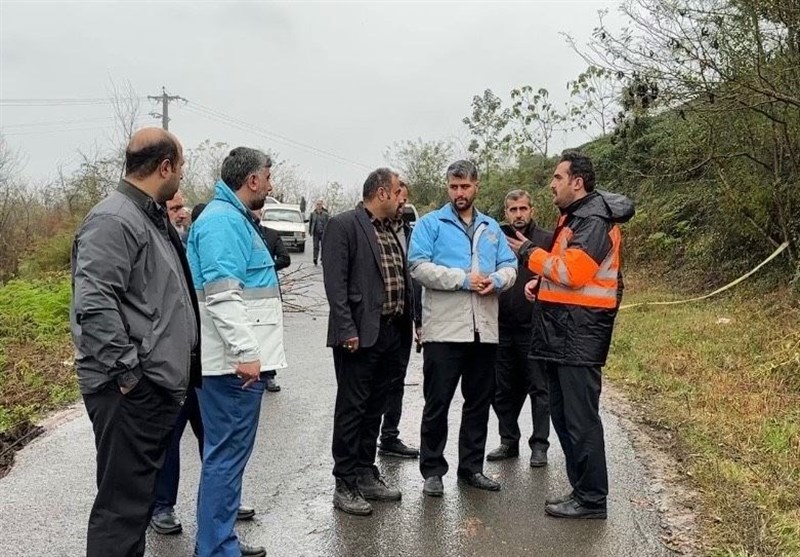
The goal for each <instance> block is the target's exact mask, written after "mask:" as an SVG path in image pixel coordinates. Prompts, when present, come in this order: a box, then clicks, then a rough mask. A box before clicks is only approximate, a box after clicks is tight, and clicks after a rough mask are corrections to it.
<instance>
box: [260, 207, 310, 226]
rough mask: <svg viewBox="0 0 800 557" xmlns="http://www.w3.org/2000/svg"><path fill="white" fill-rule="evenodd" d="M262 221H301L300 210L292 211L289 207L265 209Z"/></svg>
mask: <svg viewBox="0 0 800 557" xmlns="http://www.w3.org/2000/svg"><path fill="white" fill-rule="evenodd" d="M262 220H264V221H267V222H269V221H272V222H299V223H302V222H303V217H302V215H301V214H300V211H293V210H291V209H272V208H270V209H265V210H264V218H263V219H262Z"/></svg>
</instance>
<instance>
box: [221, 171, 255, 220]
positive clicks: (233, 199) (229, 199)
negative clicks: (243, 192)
mask: <svg viewBox="0 0 800 557" xmlns="http://www.w3.org/2000/svg"><path fill="white" fill-rule="evenodd" d="M214 199H216V200H217V201H222V202H223V203H229V204H231V205H233V206H234V207H235V208H236V210H237V211H239V212H240V213H242V214H243V215H245V216H247V217H251V218H252V215H253V214H252V213H251V212H250V210H249V209H248V208H247V207H245V206H244V203H242V200H241V199H239V196H237V195H236V192H234V191H233V190H232V189H231V188H230V187H228V184H226V183H225V182H223V181H222V180H217V183H216V184H214Z"/></svg>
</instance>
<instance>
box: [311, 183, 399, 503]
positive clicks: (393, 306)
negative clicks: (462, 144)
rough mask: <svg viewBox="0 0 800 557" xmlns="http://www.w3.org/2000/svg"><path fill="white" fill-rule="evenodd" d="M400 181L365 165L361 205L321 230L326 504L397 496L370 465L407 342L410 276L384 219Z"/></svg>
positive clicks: (393, 208) (389, 213)
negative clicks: (328, 368)
mask: <svg viewBox="0 0 800 557" xmlns="http://www.w3.org/2000/svg"><path fill="white" fill-rule="evenodd" d="M401 189H402V188H401V187H400V182H399V179H398V176H397V174H395V173H394V172H392V171H391V170H389V169H387V168H379V169H377V170H375V171H373V172H372V173H370V175H369V176H368V177H367V180H366V181H365V182H364V190H363V197H364V205H363V207H360V208H358V209H353V210H351V211H346V212H344V213H340V214H338V215H336V216H334V217H332V218H331V220H330V221H329V222H328V225H327V228H326V230H325V235H324V237H323V244H324V245H323V247H322V248H323V249H322V262H323V280H324V283H325V293H326V294H327V297H328V302H329V304H330V314H329V317H328V340H327V345H328V346H330V347H331V348H332V349H333V365H334V368H335V370H336V382H337V391H336V408H335V411H334V418H333V444H332V452H333V460H334V467H333V475H334V476H335V478H336V491H335V492H334V495H333V505H334V507H336V508H338V509H340V510H342V511H344V512H346V513H350V514H357V515H366V514H370V513H371V512H372V506H371V505H370V504H369V503H368V502H367V501H368V500H375V501H397V500H399V499H400V497H401V494H400V491H399V490H397V489H394V488H390V487H388V486H387V485H386V484H385V483H384V481H383V479H382V478H381V477H380V474H379V472H378V468H377V467H376V466H375V453H376V446H377V442H378V430H379V429H380V424H381V414H382V413H383V410H384V405H385V402H386V392H387V389H388V386H389V383H390V381H391V380H392V379H393V373H395V372H396V370H399V369H400V368H401V366H402V363H403V359H404V357H405V358H407V356H404V354H407V352H408V351H409V350H410V349H411V324H412V318H411V311H412V308H413V301H412V299H411V296H412V294H411V277H410V276H409V273H408V268H407V265H406V261H405V257H404V251H403V248H402V246H401V243H400V241H399V240H398V238H397V235H396V234H395V231H394V228H393V226H392V219H393V218H394V216H395V214H396V212H397V206H398V197H399V195H400V192H401Z"/></svg>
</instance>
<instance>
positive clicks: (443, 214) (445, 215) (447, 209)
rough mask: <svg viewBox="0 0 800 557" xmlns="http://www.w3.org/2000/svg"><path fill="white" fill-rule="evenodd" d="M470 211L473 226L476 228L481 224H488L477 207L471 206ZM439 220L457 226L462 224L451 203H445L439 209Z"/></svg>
mask: <svg viewBox="0 0 800 557" xmlns="http://www.w3.org/2000/svg"><path fill="white" fill-rule="evenodd" d="M472 209H473V211H474V219H475V226H478V225H479V224H480V223H482V222H488V219H487V218H486V215H484V214H483V213H481V212H480V211H479V210H478V208H477V207H475V206H474V205H473V206H472ZM439 219H440V220H446V221H450V222H452V223H455V224H458V225H461V223H462V222H463V221H462V220H461V217H460V216H459V215H458V213H457V212H456V210H455V208H454V207H453V204H452V203H445V205H444V206H443V207H442V208H441V209H439Z"/></svg>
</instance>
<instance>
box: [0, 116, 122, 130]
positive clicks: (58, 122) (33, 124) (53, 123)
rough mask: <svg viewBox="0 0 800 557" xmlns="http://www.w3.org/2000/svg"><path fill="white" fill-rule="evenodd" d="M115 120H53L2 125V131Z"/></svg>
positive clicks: (0, 126) (108, 117)
mask: <svg viewBox="0 0 800 557" xmlns="http://www.w3.org/2000/svg"><path fill="white" fill-rule="evenodd" d="M113 120H114V118H113V117H111V116H104V117H100V118H81V119H79V120H51V121H49V122H24V123H21V124H2V125H0V129H9V128H38V127H42V126H57V125H62V124H82V123H87V122H111V121H113Z"/></svg>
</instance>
